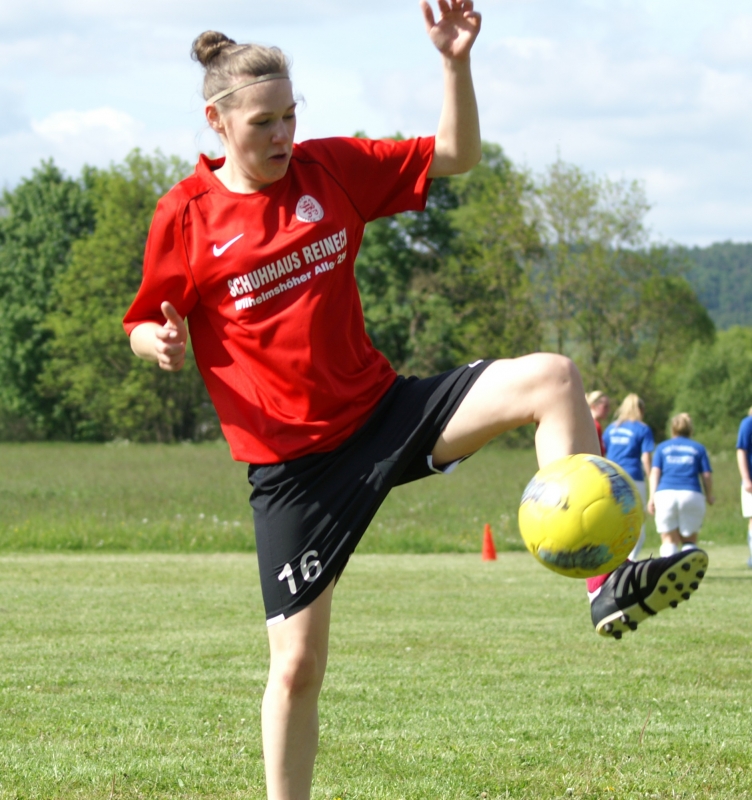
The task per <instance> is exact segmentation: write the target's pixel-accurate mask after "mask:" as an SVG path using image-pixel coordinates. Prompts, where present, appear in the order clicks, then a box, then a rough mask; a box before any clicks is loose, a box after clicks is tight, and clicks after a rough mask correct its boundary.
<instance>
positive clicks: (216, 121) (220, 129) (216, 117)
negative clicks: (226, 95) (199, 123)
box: [205, 103, 225, 133]
mask: <svg viewBox="0 0 752 800" xmlns="http://www.w3.org/2000/svg"><path fill="white" fill-rule="evenodd" d="M205 111H206V121H207V122H208V123H209V127H210V128H211V129H212V130H213V131H215V132H216V133H224V132H225V126H224V125H223V124H222V117H221V115H220V113H219V109H218V108H217V105H216V103H211V104H210V105H208V106H206V109H205Z"/></svg>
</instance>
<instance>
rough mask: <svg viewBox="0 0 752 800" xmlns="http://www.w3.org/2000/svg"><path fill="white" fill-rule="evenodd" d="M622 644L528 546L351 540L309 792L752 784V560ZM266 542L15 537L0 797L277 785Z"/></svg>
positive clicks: (1, 592) (413, 793)
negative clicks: (25, 543)
mask: <svg viewBox="0 0 752 800" xmlns="http://www.w3.org/2000/svg"><path fill="white" fill-rule="evenodd" d="M745 560H746V548H745V547H743V546H736V547H722V546H719V545H716V546H715V547H714V548H713V549H712V550H711V566H710V570H709V572H708V575H707V577H706V579H705V581H704V584H703V586H702V587H701V589H700V591H699V592H698V593H697V595H696V596H694V597H693V598H692V600H691V602H689V603H685V604H682V605H681V606H680V607H679V608H678V609H676V610H675V611H667V612H665V613H663V614H661V615H660V616H659V617H657V618H656V619H654V620H650V621H649V622H646V623H645V624H644V625H642V626H641V627H640V630H639V631H638V632H637V633H636V634H629V635H628V636H626V637H625V638H624V639H623V640H622V641H621V642H614V641H608V640H605V639H602V638H600V637H597V636H595V635H594V634H593V632H592V627H591V625H590V621H589V618H588V608H587V601H586V598H585V596H584V590H583V585H582V582H580V581H571V580H567V579H565V578H560V577H558V576H555V575H553V574H552V573H550V572H548V571H546V570H544V569H543V568H542V567H540V566H538V565H537V564H536V562H534V560H533V559H532V558H531V557H529V556H528V555H527V554H525V553H504V554H501V556H500V558H499V560H498V561H497V562H491V563H484V562H481V560H480V557H479V555H477V554H474V555H428V556H420V555H356V556H355V557H354V558H353V559H352V561H351V563H350V565H349V566H348V569H347V570H346V572H345V575H344V577H343V579H342V581H341V583H340V585H339V586H338V588H337V591H336V592H335V601H334V615H333V621H332V647H331V657H330V667H329V672H328V675H327V680H326V683H325V686H324V692H323V696H322V702H321V727H322V736H321V749H320V757H319V760H318V763H317V769H316V776H315V787H314V798H316V800H334V798H342V800H365V799H366V798H367V799H368V800H382V799H383V800H425V798H431V800H443V799H444V798H446V799H447V800H450V799H451V800H456V799H460V800H464V799H465V798H467V799H468V800H470V799H471V798H479V799H480V798H487V799H488V800H497V799H501V798H515V799H517V800H528V799H529V800H547V799H548V798H570V797H571V798H578V799H581V800H595V799H596V798H598V799H599V800H600V799H601V798H618V800H637V798H659V799H661V800H663V799H664V798H665V800H668V799H669V798H683V799H684V800H690V799H694V798H703V799H704V798H713V800H725V799H726V798H728V800H732V798H733V800H744V799H745V798H752V772H750V769H749V762H750V755H749V754H750V739H751V734H752V640H750V637H749V633H748V627H749V626H748V620H749V595H750V591H751V590H752V571H749V570H747V569H746V567H745ZM266 658H267V656H266V633H265V627H264V624H263V613H262V608H261V600H260V591H259V587H258V576H257V572H256V566H255V558H254V556H253V555H248V554H239V555H230V554H219V555H205V554H204V555H202V554H197V555H174V554H173V555H171V554H154V553H148V554H120V555H114V554H100V553H87V554H71V553H67V554H65V553H63V554H35V553H31V554H12V555H4V556H1V557H0V800H10V799H11V798H13V800H20V799H21V798H23V799H24V800H31V799H32V798H40V799H41V798H44V799H45V800H47V798H53V799H55V800H57V798H60V799H61V800H62V799H63V798H65V799H66V800H67V799H68V798H74V799H76V800H90V799H91V800H94V799H95V798H96V800H115V798H124V799H125V798H134V800H135V798H143V800H152V799H156V798H159V800H166V799H167V798H170V799H171V800H172V799H179V800H194V799H198V798H207V799H208V798H212V799H213V800H229V799H230V798H232V799H233V800H234V799H235V798H260V797H262V796H263V788H262V787H263V780H262V764H261V757H260V733H259V725H258V715H259V705H260V699H261V693H262V691H263V685H264V681H265V671H266Z"/></svg>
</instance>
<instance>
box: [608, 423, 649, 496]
mask: <svg viewBox="0 0 752 800" xmlns="http://www.w3.org/2000/svg"><path fill="white" fill-rule="evenodd" d="M603 443H604V444H605V445H606V458H607V459H609V461H613V462H614V463H616V464H618V465H619V466H620V467H621V468H622V469H623V470H624V471H625V472H626V473H627V475H629V477H630V478H632V480H635V481H644V480H645V474H644V473H643V471H642V462H641V461H640V456H642V454H643V453H652V452H653V449H654V448H655V440H654V439H653V431H651V430H650V428H649V427H648V426H647V425H646V424H645V423H644V422H638V421H632V420H625V421H624V422H620V423H618V424H617V423H616V422H612V423H611V424H610V425H609V426H608V428H606V430H605V431H604V432H603Z"/></svg>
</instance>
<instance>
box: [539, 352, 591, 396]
mask: <svg viewBox="0 0 752 800" xmlns="http://www.w3.org/2000/svg"><path fill="white" fill-rule="evenodd" d="M525 358H529V359H531V363H530V365H529V368H530V369H531V371H532V376H531V377H532V380H533V381H534V382H535V384H536V385H537V386H538V387H540V388H542V389H544V390H546V391H548V392H551V393H565V394H570V393H573V392H577V393H578V394H582V393H584V389H583V384H582V378H581V377H580V371H579V370H578V369H577V366H576V365H575V363H574V361H572V359H571V358H567V357H566V356H562V355H559V354H558V353H535V354H533V355H531V356H525Z"/></svg>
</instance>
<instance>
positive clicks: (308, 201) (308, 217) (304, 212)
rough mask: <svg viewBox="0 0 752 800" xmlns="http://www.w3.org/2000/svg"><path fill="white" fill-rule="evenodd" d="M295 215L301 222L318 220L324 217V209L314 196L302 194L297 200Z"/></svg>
mask: <svg viewBox="0 0 752 800" xmlns="http://www.w3.org/2000/svg"><path fill="white" fill-rule="evenodd" d="M295 216H296V217H297V218H298V219H299V220H300V221H301V222H318V221H319V220H321V219H324V209H323V208H322V207H321V203H319V201H318V200H317V199H316V198H315V197H311V195H310V194H304V195H303V196H302V197H301V198H300V200H298V205H297V207H296V208H295Z"/></svg>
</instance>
